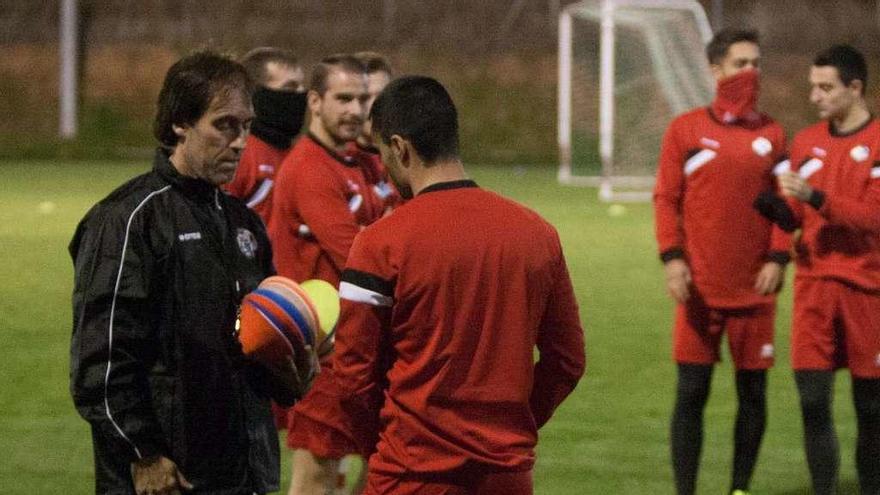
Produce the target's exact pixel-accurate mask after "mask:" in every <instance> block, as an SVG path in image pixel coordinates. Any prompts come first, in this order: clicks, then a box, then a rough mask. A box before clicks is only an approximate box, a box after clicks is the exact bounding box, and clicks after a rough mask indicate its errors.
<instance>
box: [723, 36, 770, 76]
mask: <svg viewBox="0 0 880 495" xmlns="http://www.w3.org/2000/svg"><path fill="white" fill-rule="evenodd" d="M760 68H761V49H760V48H759V47H758V45H757V44H755V43H752V42H751V41H737V42H736V43H734V44H732V45H730V47H729V48H728V49H727V54H726V55H725V56H724V58H722V59H721V61H720V62H719V63H717V64H712V75H714V76H715V80H716V81H720V80H721V79H725V78H728V77H730V76H735V75H736V74H739V73H740V72H742V71H744V70H749V69H753V70H760Z"/></svg>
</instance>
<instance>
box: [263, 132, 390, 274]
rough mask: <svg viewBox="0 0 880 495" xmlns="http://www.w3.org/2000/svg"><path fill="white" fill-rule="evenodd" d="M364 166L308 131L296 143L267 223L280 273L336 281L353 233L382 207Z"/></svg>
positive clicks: (379, 212)
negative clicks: (321, 142)
mask: <svg viewBox="0 0 880 495" xmlns="http://www.w3.org/2000/svg"><path fill="white" fill-rule="evenodd" d="M365 170H366V169H365V168H364V164H363V162H361V161H360V160H357V159H356V157H354V156H349V155H345V156H343V155H339V154H336V153H335V152H333V151H332V150H330V149H328V148H326V147H324V146H323V145H321V144H320V143H319V142H318V141H317V140H316V139H315V138H314V137H313V136H312V135H310V134H309V135H306V136H303V137H302V138H300V139H299V140H298V141H297V142H296V144H295V145H294V146H293V149H291V151H290V153H289V154H288V155H287V157H286V158H285V159H284V162H283V164H282V166H281V171H280V173H279V174H278V180H277V183H276V185H275V197H274V198H273V205H272V217H271V219H270V223H269V237H270V239H271V240H272V250H273V253H274V261H275V267H276V269H277V270H278V274H279V275H283V276H285V277H289V278H291V279H293V280H295V281H297V282H302V281H304V280H309V279H313V278H319V279H322V280H326V281H328V282H330V283H332V284H333V285H338V284H339V275H340V273H341V272H342V268H343V267H344V266H345V260H346V258H348V251H349V249H351V243H352V241H353V240H354V237H355V236H356V235H357V234H358V232H360V230H361V229H362V228H363V227H365V226H367V225H369V224H371V223H373V222H374V221H376V220H377V219H378V218H380V217H381V216H382V214H383V212H384V204H383V202H382V199H381V198H379V196H377V195H376V194H375V192H374V191H373V188H372V184H370V183H369V182H368V181H367V178H366V177H367V175H366V174H367V173H368V171H365Z"/></svg>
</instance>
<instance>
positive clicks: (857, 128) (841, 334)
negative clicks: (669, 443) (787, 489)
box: [780, 45, 880, 495]
mask: <svg viewBox="0 0 880 495" xmlns="http://www.w3.org/2000/svg"><path fill="white" fill-rule="evenodd" d="M867 75H868V74H867V66H866V64H865V59H864V57H863V56H862V54H861V53H859V52H858V51H857V50H855V49H854V48H852V47H850V46H845V45H839V46H834V47H832V48H830V49H828V50H826V51H824V52H822V53H821V54H819V55H818V56H817V57H816V59H815V60H814V62H813V66H812V67H811V69H810V84H811V87H812V89H811V92H810V100H811V102H812V103H814V104H815V105H816V106H817V108H818V110H819V115H820V117H821V118H822V119H823V121H822V122H820V123H818V124H815V125H813V126H811V127H808V128H807V129H804V130H803V131H801V132H800V133H799V134H798V135H797V136H796V137H795V138H794V141H793V142H792V147H791V168H792V171H791V172H789V173H786V174H784V175H782V176H780V184H781V188H782V192H783V194H784V195H785V196H788V198H789V203H790V205H791V206H792V210H793V216H794V218H795V219H796V220H797V221H799V222H800V223H801V225H802V234H801V237H800V240H799V241H798V243H797V245H796V252H797V272H796V276H795V286H794V290H795V299H794V318H793V324H792V342H791V349H792V350H791V352H792V354H791V359H792V365H793V367H794V370H795V379H796V381H797V385H798V391H799V393H800V400H801V411H802V414H803V421H804V439H805V447H806V451H807V461H808V464H809V468H810V474H811V476H812V481H813V488H814V491H815V493H817V494H819V495H822V494H830V493H834V491H835V487H836V484H837V470H838V469H837V467H838V464H839V453H838V447H837V438H836V434H835V432H834V426H833V422H832V417H831V393H832V387H833V382H834V370H835V369H837V368H839V367H844V366H848V367H849V369H850V373H851V375H852V390H853V399H854V400H853V403H854V405H855V410H856V416H857V418H858V442H857V447H856V466H857V468H858V474H859V484H860V485H861V493H864V494H868V493H870V494H880V121H878V120H877V119H875V118H873V117H872V116H871V114H870V112H869V111H868V109H867V105H866V102H865V97H864V90H865V84H866V81H867Z"/></svg>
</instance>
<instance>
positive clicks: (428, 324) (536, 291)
mask: <svg viewBox="0 0 880 495" xmlns="http://www.w3.org/2000/svg"><path fill="white" fill-rule="evenodd" d="M340 298H341V299H342V314H341V316H340V320H339V324H338V327H337V337H336V351H335V354H334V357H333V366H332V369H331V370H330V371H329V372H324V373H322V375H321V376H319V377H318V379H317V381H316V382H315V384H314V386H313V388H312V390H311V391H310V392H309V394H308V395H307V396H306V398H305V399H304V400H303V401H302V402H300V403H299V404H297V406H296V407H295V408H294V421H293V422H292V424H293V425H294V426H293V427H294V428H298V424H303V423H298V422H303V421H304V424H307V425H309V426H310V427H311V428H315V427H316V425H317V426H320V428H319V429H325V430H326V429H330V430H336V431H342V432H345V433H346V434H347V435H349V436H350V437H357V436H358V434H359V432H358V429H359V428H361V424H362V423H363V422H364V418H371V417H373V416H375V415H376V408H377V407H378V405H377V404H375V399H374V398H375V393H374V389H375V388H376V387H382V388H383V389H384V404H381V411H380V423H381V429H380V440H379V443H378V447H377V453H376V454H375V455H373V456H371V457H370V466H369V468H370V470H372V471H376V472H382V473H389V474H401V473H404V472H410V473H432V472H445V471H450V470H454V469H456V468H459V467H462V466H464V465H465V464H466V463H467V464H470V463H477V465H481V466H485V467H487V469H493V470H509V471H518V470H526V469H529V468H531V466H532V464H533V462H534V447H535V444H536V442H537V429H538V428H539V427H540V426H542V425H543V424H544V423H546V422H547V420H548V419H549V418H550V416H551V415H552V413H553V411H554V409H555V408H556V407H557V406H558V405H559V404H560V403H561V402H562V400H563V399H564V398H565V397H566V396H567V395H568V394H569V393H570V392H571V391H572V390H573V389H574V386H575V384H576V383H577V381H578V379H579V378H580V376H581V374H582V373H583V370H584V363H585V359H584V343H583V330H582V328H581V325H580V321H579V317H578V309H577V303H576V301H575V297H574V293H573V289H572V285H571V281H570V279H569V275H568V271H567V268H566V265H565V260H564V258H563V255H562V250H561V246H560V244H559V239H558V237H557V234H556V231H555V230H554V229H553V228H552V227H551V226H550V225H549V224H547V223H546V222H545V221H543V220H542V219H541V218H540V217H539V216H538V215H536V214H535V213H533V212H531V211H529V210H527V209H526V208H524V207H522V206H519V205H517V204H515V203H513V202H511V201H508V200H506V199H503V198H501V197H500V196H498V195H496V194H493V193H490V192H486V191H483V190H481V189H479V188H477V187H476V185H475V184H473V182H471V181H456V182H448V183H442V184H437V185H434V186H431V187H430V188H428V189H426V190H425V191H423V192H422V193H420V194H419V195H418V196H417V197H416V198H415V199H412V200H410V201H409V202H407V203H406V204H404V205H403V206H401V207H400V208H398V209H397V210H396V211H395V213H394V214H393V215H391V216H389V217H387V218H385V219H383V220H381V221H379V222H377V223H376V224H375V225H373V226H372V227H370V228H368V229H366V230H364V231H363V232H362V233H361V234H360V235H359V236H358V237H357V239H356V240H355V244H354V246H353V247H352V250H351V255H350V257H349V261H348V264H347V267H346V270H345V272H344V274H343V277H342V284H341V286H340ZM535 346H537V348H538V351H539V352H540V359H539V361H538V362H537V363H534V357H533V349H534V348H535ZM383 383H387V385H383ZM324 411H344V414H342V417H340V418H334V420H333V421H330V420H328V418H327V417H326V416H325V415H324ZM343 436H344V435H343ZM316 438H325V437H321V436H320V435H317V437H316ZM292 446H294V447H301V448H309V449H312V448H313V447H314V449H312V450H313V451H317V452H323V447H322V446H320V445H312V444H310V441H309V436H308V435H301V436H300V437H299V439H298V440H295V441H294V442H293V445H292ZM351 450H353V449H351V448H350V449H349V451H351Z"/></svg>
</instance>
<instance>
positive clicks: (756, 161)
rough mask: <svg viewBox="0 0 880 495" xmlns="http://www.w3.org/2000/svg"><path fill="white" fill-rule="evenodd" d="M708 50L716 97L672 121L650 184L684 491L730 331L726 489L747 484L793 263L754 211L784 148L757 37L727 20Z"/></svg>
mask: <svg viewBox="0 0 880 495" xmlns="http://www.w3.org/2000/svg"><path fill="white" fill-rule="evenodd" d="M706 52H707V56H708V59H709V63H710V65H711V69H712V74H713V75H714V76H715V79H716V80H717V83H718V88H717V94H716V98H715V100H714V101H713V103H712V105H711V106H710V107H708V108H698V109H695V110H692V111H690V112H687V113H685V114H683V115H680V116H679V117H677V118H676V119H675V120H674V121H673V122H672V124H670V126H669V129H668V130H667V131H666V134H665V136H664V138H663V146H662V149H661V153H660V163H659V168H658V173H657V185H656V188H655V190H654V207H655V217H656V234H657V242H658V245H659V248H660V257H661V259H662V261H663V262H664V265H665V272H666V285H667V289H668V291H669V293H670V295H671V296H672V298H673V299H674V300H675V301H676V303H677V307H676V313H675V328H674V336H673V340H674V358H675V361H676V362H677V363H678V385H677V390H676V402H675V410H674V412H673V416H672V422H671V423H672V424H671V439H670V441H671V453H672V464H673V470H674V473H675V484H676V489H677V492H678V493H679V494H685V495H688V494H692V493H694V491H695V489H696V480H697V471H698V468H699V461H700V452H701V449H702V441H703V410H704V408H705V405H706V400H707V399H708V396H709V386H710V383H711V378H712V370H713V367H714V364H715V363H716V362H717V361H718V360H719V358H720V354H719V347H720V342H721V336H722V334H724V333H726V334H727V339H728V342H729V345H730V350H731V354H732V356H733V361H734V365H735V366H736V388H737V396H738V400H739V408H738V411H737V418H736V426H735V431H734V444H735V446H734V459H733V474H732V480H731V488H730V490H731V492H732V493H744V492H745V491H746V490H748V485H749V481H750V479H751V476H752V472H753V470H754V466H755V463H756V460H757V455H758V450H759V448H760V445H761V438H762V436H763V434H764V428H765V424H766V414H767V412H766V370H767V368H769V367H770V366H771V365H772V364H773V319H774V315H775V301H776V295H775V293H776V292H777V291H778V289H779V287H780V285H781V282H782V276H783V270H784V267H785V264H786V263H787V262H788V260H789V255H788V252H787V247H788V242H789V241H788V237H787V236H786V235H785V234H784V233H782V232H781V231H779V230H774V229H773V228H772V224H771V223H770V222H768V221H767V220H766V219H764V218H762V217H761V216H760V215H759V214H758V213H757V212H756V211H755V210H754V209H753V208H752V201H753V199H754V198H755V197H756V196H757V195H758V194H759V193H760V192H763V191H766V190H770V189H772V188H773V187H774V178H773V168H774V165H775V164H776V163H777V162H779V161H780V160H781V159H782V158H783V153H784V152H785V136H784V132H783V130H782V128H781V127H780V126H779V125H778V124H777V123H776V122H775V121H773V120H772V119H771V118H770V117H768V116H767V115H765V114H762V113H759V112H758V111H757V110H756V103H757V99H758V83H759V76H760V72H759V62H760V55H761V52H760V48H759V46H758V35H757V33H755V32H753V31H742V30H733V29H726V30H723V31H720V32H719V33H718V34H716V36H715V38H714V39H713V40H712V41H711V42H710V43H709V45H708V46H707V48H706ZM771 232H772V233H771Z"/></svg>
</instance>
